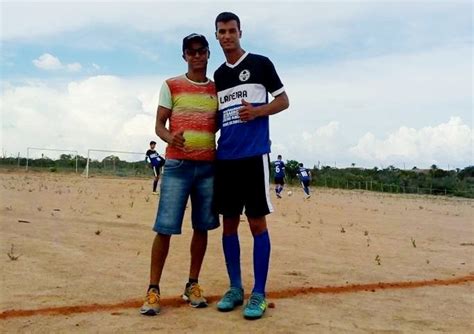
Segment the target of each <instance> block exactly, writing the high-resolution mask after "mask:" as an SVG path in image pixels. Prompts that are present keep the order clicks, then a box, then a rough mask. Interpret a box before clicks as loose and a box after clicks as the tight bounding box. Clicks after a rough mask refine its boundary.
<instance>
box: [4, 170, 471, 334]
mask: <svg viewBox="0 0 474 334" xmlns="http://www.w3.org/2000/svg"><path fill="white" fill-rule="evenodd" d="M0 181H1V185H0V194H1V206H0V224H1V234H0V240H1V245H0V253H1V256H0V263H1V286H0V331H1V332H4V333H26V332H35V333H138V332H144V333H149V332H151V331H159V332H173V333H214V332H215V333H230V332H232V333H240V332H254V333H263V332H265V333H328V332H330V333H349V332H350V333H421V332H428V333H438V332H442V333H443V332H446V333H469V332H471V333H472V332H474V294H473V292H474V284H473V282H474V261H473V260H474V257H473V255H474V220H473V217H474V215H473V213H474V201H473V200H467V199H460V198H444V197H430V196H414V195H390V194H382V193H370V192H363V191H343V190H332V189H320V188H318V189H313V190H314V191H315V192H314V193H313V196H312V198H311V199H309V200H303V193H302V190H301V189H298V188H294V189H292V190H293V196H291V197H288V196H287V195H286V191H285V196H284V198H283V199H280V200H277V199H276V198H275V197H274V196H273V193H272V197H273V204H274V206H275V212H274V213H273V214H271V215H270V216H269V217H268V222H269V230H270V237H271V240H272V258H271V264H270V273H269V281H268V284H267V290H268V294H269V301H270V302H273V303H274V307H273V308H270V309H268V310H267V313H266V314H265V316H264V318H262V319H260V320H257V321H247V320H244V319H243V318H242V315H241V309H240V308H239V309H238V310H235V311H233V312H230V313H219V312H218V311H217V310H216V306H215V302H216V299H217V298H218V296H220V295H221V294H222V293H223V292H225V290H226V288H227V285H228V283H227V275H226V271H225V265H224V260H223V255H222V251H221V236H220V234H221V231H220V230H216V231H213V232H211V233H210V238H209V246H208V252H207V255H206V258H205V262H204V267H203V270H202V273H201V277H200V283H201V285H202V286H203V288H204V290H205V294H206V295H207V296H209V299H210V300H211V302H212V303H211V304H210V306H209V307H208V308H206V309H191V308H190V307H188V306H185V305H184V304H183V303H184V302H181V301H179V299H178V297H179V296H180V294H181V293H182V291H183V288H184V284H185V282H186V279H187V273H188V266H189V256H188V252H189V250H188V248H189V241H190V236H191V230H190V212H187V213H186V216H185V222H184V232H183V235H181V236H176V237H173V238H172V240H171V249H170V253H169V257H168V260H167V263H166V266H165V270H164V274H163V278H162V282H161V290H162V294H163V295H162V297H163V299H164V303H165V305H164V307H163V310H162V313H161V314H160V315H159V316H156V317H143V316H140V315H139V313H138V308H139V306H140V305H141V300H142V298H143V296H144V293H145V292H146V288H147V286H148V277H149V261H150V249H151V243H152V240H153V237H154V234H153V232H152V231H151V225H152V223H153V221H154V218H155V214H156V206H157V201H158V198H157V197H156V196H153V195H152V194H151V182H152V181H151V178H150V180H128V179H101V178H90V179H84V178H82V177H80V176H75V175H61V174H54V173H42V174H41V173H28V174H27V173H22V172H17V173H6V172H2V173H0ZM246 225H247V224H246V222H245V221H243V222H242V225H241V228H240V235H241V248H242V255H241V257H242V272H243V279H244V284H245V288H246V292H250V290H251V288H252V285H253V278H252V272H253V270H252V260H251V259H252V244H253V242H252V238H251V235H250V232H249V230H248V227H247V226H246ZM12 245H13V252H12ZM8 253H9V254H10V256H11V257H15V256H18V255H19V258H18V259H17V260H12V259H10V256H8ZM379 282H382V283H383V284H378V283H379ZM385 283H386V284H385Z"/></svg>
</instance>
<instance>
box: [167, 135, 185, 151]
mask: <svg viewBox="0 0 474 334" xmlns="http://www.w3.org/2000/svg"><path fill="white" fill-rule="evenodd" d="M183 134H184V130H181V131H178V132H175V133H172V134H171V137H170V139H169V140H168V144H170V145H171V146H174V147H177V148H180V149H184V142H185V141H186V139H184V136H183Z"/></svg>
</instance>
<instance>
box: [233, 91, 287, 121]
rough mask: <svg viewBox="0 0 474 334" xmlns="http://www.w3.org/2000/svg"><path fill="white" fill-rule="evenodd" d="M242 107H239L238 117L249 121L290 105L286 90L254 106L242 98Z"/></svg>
mask: <svg viewBox="0 0 474 334" xmlns="http://www.w3.org/2000/svg"><path fill="white" fill-rule="evenodd" d="M242 104H243V107H242V108H240V109H239V115H240V119H241V120H242V121H251V120H253V119H255V118H257V117H261V116H270V115H274V114H277V113H279V112H280V111H283V110H285V109H287V108H288V107H289V106H290V101H289V100H288V95H286V92H283V93H281V94H280V95H277V96H275V98H274V99H273V101H272V102H270V103H267V104H264V105H261V106H258V107H254V106H253V105H252V104H251V103H249V102H247V101H245V100H244V99H242Z"/></svg>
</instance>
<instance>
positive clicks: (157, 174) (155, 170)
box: [151, 166, 161, 177]
mask: <svg viewBox="0 0 474 334" xmlns="http://www.w3.org/2000/svg"><path fill="white" fill-rule="evenodd" d="M151 169H153V175H155V177H157V176H160V171H161V168H160V167H158V166H153V167H151Z"/></svg>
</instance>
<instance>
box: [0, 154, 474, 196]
mask: <svg viewBox="0 0 474 334" xmlns="http://www.w3.org/2000/svg"><path fill="white" fill-rule="evenodd" d="M0 165H3V166H20V167H22V166H26V158H21V157H20V158H14V157H2V158H0ZM28 165H29V166H31V167H32V168H40V169H41V168H46V169H48V170H50V171H53V172H54V171H66V170H70V171H73V170H75V168H76V156H75V155H71V154H61V155H60V157H59V158H58V159H51V158H48V157H47V156H44V155H43V156H42V157H41V158H37V159H29V161H28ZM86 165H87V158H86V157H83V156H79V155H78V156H77V166H78V170H79V171H83V170H84V169H85V168H86ZM298 165H299V162H298V161H296V160H287V161H286V163H285V166H286V182H287V183H289V184H293V185H296V184H298V183H299V181H298V177H297V175H296V172H297V169H298ZM271 167H272V168H271V178H272V179H273V176H274V168H273V167H274V163H273V162H272V163H271ZM89 169H90V170H95V171H96V172H98V173H101V172H104V173H105V172H106V171H108V172H111V173H114V172H116V173H124V175H127V176H132V175H148V174H149V171H147V166H146V164H145V160H144V159H143V160H140V161H133V162H129V161H125V160H121V159H120V158H119V157H117V156H114V155H110V156H107V157H105V158H103V159H102V160H90V161H89ZM309 170H310V171H311V174H312V180H311V185H312V186H316V187H329V188H343V189H361V190H368V191H383V192H392V193H418V194H432V195H451V196H462V197H469V198H474V166H469V167H466V168H464V169H459V168H457V169H454V170H443V169H441V168H438V167H437V166H436V165H432V166H431V168H429V169H418V168H416V167H413V168H412V169H410V170H405V169H399V168H396V167H394V166H389V167H387V168H383V169H380V168H377V167H374V168H372V169H367V168H358V167H355V166H354V164H353V165H352V167H348V168H335V167H329V166H323V167H321V168H318V167H316V166H314V167H313V168H310V169H309ZM124 171H127V172H126V173H125V172H124Z"/></svg>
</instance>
